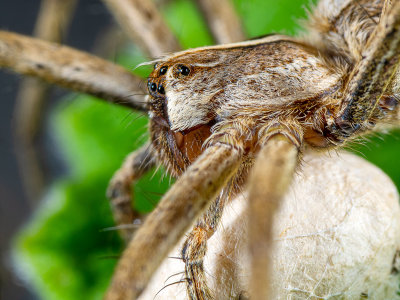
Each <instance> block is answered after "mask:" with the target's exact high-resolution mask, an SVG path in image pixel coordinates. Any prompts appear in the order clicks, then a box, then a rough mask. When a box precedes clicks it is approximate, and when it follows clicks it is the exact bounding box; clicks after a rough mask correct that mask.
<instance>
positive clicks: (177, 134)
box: [173, 131, 184, 148]
mask: <svg viewBox="0 0 400 300" xmlns="http://www.w3.org/2000/svg"><path fill="white" fill-rule="evenodd" d="M173 135H174V138H175V143H176V146H177V147H178V148H181V147H182V146H183V143H184V134H182V133H181V132H180V131H173Z"/></svg>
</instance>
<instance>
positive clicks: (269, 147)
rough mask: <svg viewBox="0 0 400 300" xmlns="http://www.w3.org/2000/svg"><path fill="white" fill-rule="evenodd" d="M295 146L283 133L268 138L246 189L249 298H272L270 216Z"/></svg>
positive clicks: (295, 152)
mask: <svg viewBox="0 0 400 300" xmlns="http://www.w3.org/2000/svg"><path fill="white" fill-rule="evenodd" d="M297 156H298V147H297V146H296V145H295V144H294V143H293V141H292V140H290V139H289V138H288V137H287V136H285V135H283V134H276V135H274V136H272V137H270V138H269V139H268V141H267V143H266V144H265V146H263V147H262V148H261V150H260V152H259V154H258V156H257V158H256V161H255V163H254V167H253V170H252V172H251V175H250V178H249V182H248V190H249V201H248V203H249V204H248V205H249V206H248V210H249V214H248V215H249V217H250V219H249V251H250V253H249V254H250V260H251V262H250V268H251V272H252V273H251V277H250V285H249V289H250V290H249V293H250V299H272V298H271V290H270V288H269V282H270V280H269V278H270V277H269V270H270V269H271V259H270V257H269V253H271V249H272V246H273V243H272V227H273V216H274V215H275V213H276V212H277V210H278V209H279V206H280V204H281V200H282V198H283V196H284V195H285V193H286V191H287V189H288V187H289V184H290V182H291V179H292V177H293V174H294V170H295V167H296V164H297V160H298V157H297Z"/></svg>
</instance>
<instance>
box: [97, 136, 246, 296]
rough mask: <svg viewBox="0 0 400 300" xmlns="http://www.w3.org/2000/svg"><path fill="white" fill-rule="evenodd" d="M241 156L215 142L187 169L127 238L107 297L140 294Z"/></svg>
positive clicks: (236, 166)
mask: <svg viewBox="0 0 400 300" xmlns="http://www.w3.org/2000/svg"><path fill="white" fill-rule="evenodd" d="M240 158H241V150H239V149H237V148H235V147H232V146H230V145H227V144H223V143H216V144H214V145H213V146H211V147H209V148H207V149H206V150H205V151H204V153H203V154H202V155H201V156H200V157H199V158H198V159H197V160H196V162H194V163H193V164H192V165H191V166H190V167H189V168H188V169H187V170H186V172H185V173H184V174H183V175H182V176H181V177H180V178H179V179H178V180H177V182H176V183H175V185H173V186H172V187H171V189H170V190H169V191H168V192H167V193H166V195H165V196H164V197H163V198H162V200H161V202H160V203H159V205H158V206H157V207H156V208H155V210H154V211H153V212H152V213H151V214H150V215H149V216H148V217H147V218H146V221H145V223H144V224H143V226H142V227H141V228H139V230H138V231H137V232H136V234H135V236H134V238H133V239H132V240H131V241H130V243H129V245H128V247H127V249H126V250H125V251H124V253H123V255H122V258H121V259H120V261H119V263H118V265H117V269H116V271H115V274H114V277H113V279H112V282H111V286H110V288H109V290H108V292H107V294H106V297H105V299H106V300H122V299H124V300H125V299H136V298H137V297H138V295H140V293H141V292H142V291H143V289H144V288H145V287H146V285H147V282H148V281H149V279H150V277H151V275H152V274H153V272H154V271H155V270H156V268H157V267H158V266H159V264H160V263H161V261H162V259H163V258H164V257H165V256H166V255H167V254H168V253H169V251H170V250H171V249H172V247H173V246H174V245H175V244H176V243H177V242H178V241H179V239H180V238H181V237H182V235H183V234H184V233H185V231H186V230H187V229H188V228H189V226H190V225H191V224H192V222H193V220H195V219H196V218H198V217H199V215H200V214H201V213H202V212H203V211H204V209H206V208H207V207H208V206H209V205H210V203H211V200H213V199H215V197H216V196H217V195H218V194H219V193H220V191H221V190H222V188H223V187H224V186H225V185H226V183H227V182H228V180H229V179H230V178H231V177H232V176H233V174H234V173H235V171H236V170H237V168H238V166H239V164H240Z"/></svg>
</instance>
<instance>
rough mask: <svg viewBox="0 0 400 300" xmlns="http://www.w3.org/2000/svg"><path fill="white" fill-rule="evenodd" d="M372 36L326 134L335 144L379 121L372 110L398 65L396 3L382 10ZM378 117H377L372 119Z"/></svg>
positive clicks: (399, 23)
mask: <svg viewBox="0 0 400 300" xmlns="http://www.w3.org/2000/svg"><path fill="white" fill-rule="evenodd" d="M384 11H387V14H386V15H382V17H381V20H380V22H379V24H378V25H377V26H376V28H375V30H374V31H373V32H372V34H371V36H370V38H369V40H368V42H367V45H366V46H365V50H364V51H363V53H362V56H363V59H362V60H361V61H360V62H358V63H357V64H356V66H355V67H354V68H353V71H352V73H351V75H350V79H349V81H348V83H347V85H346V87H345V92H344V95H346V97H345V98H344V100H343V102H342V105H341V109H340V112H339V114H338V116H337V117H336V118H335V122H334V124H333V125H332V126H331V128H330V130H331V132H332V134H333V136H334V137H335V138H336V139H337V140H343V139H345V138H347V137H349V136H350V135H352V134H353V133H355V132H356V131H358V130H359V129H360V128H361V129H362V127H363V126H368V124H367V122H368V121H369V120H370V119H371V118H374V117H375V118H379V111H378V110H377V109H376V108H377V106H378V103H379V100H380V99H381V97H382V95H383V94H384V93H385V91H386V90H387V88H388V87H389V86H390V83H391V81H392V80H393V77H394V75H395V73H396V71H397V68H398V65H399V63H400V2H399V1H396V2H393V5H392V7H391V9H385V10H384ZM376 115H378V116H376Z"/></svg>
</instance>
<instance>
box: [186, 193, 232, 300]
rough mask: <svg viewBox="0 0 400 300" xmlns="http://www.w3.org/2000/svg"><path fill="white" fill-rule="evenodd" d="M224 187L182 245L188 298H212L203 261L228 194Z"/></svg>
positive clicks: (196, 299) (194, 299)
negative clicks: (208, 242)
mask: <svg viewBox="0 0 400 300" xmlns="http://www.w3.org/2000/svg"><path fill="white" fill-rule="evenodd" d="M229 190H230V188H229V187H227V188H225V189H224V192H222V193H221V195H220V196H219V197H217V199H216V200H214V202H213V203H212V204H211V206H210V207H209V208H208V210H207V211H206V213H205V214H204V215H203V217H202V218H201V219H200V220H199V221H198V222H197V224H196V225H195V226H194V228H193V230H192V231H191V232H190V234H189V236H188V238H187V239H186V241H185V243H184V245H183V247H182V258H183V261H184V262H185V274H186V278H187V280H186V288H187V291H188V295H189V297H190V299H193V300H200V299H214V297H213V293H212V291H211V290H210V288H209V287H208V285H207V280H206V276H205V274H204V266H203V261H204V257H205V255H206V253H207V241H208V239H209V238H210V237H211V236H212V235H213V234H214V232H215V231H216V230H217V226H218V224H219V222H220V220H221V217H222V212H223V209H224V206H225V203H226V201H227V200H228V199H229V195H228V194H227V193H226V191H229Z"/></svg>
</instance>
